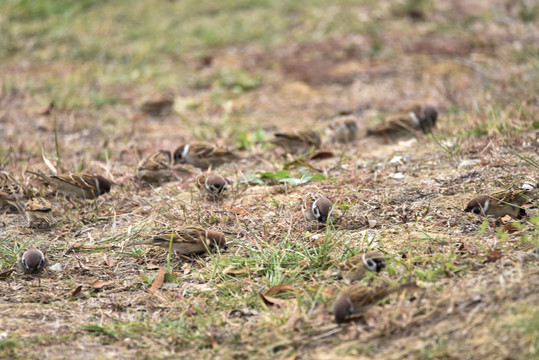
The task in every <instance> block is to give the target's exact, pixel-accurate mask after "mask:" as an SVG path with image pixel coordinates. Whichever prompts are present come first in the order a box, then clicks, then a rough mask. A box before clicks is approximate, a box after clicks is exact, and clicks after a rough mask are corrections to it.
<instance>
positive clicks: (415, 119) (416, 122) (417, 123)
mask: <svg viewBox="0 0 539 360" xmlns="http://www.w3.org/2000/svg"><path fill="white" fill-rule="evenodd" d="M408 116H410V119H412V121H413V122H414V127H420V126H421V121H420V120H419V118H418V117H417V115H416V114H415V112H413V111H410V112H409V113H408Z"/></svg>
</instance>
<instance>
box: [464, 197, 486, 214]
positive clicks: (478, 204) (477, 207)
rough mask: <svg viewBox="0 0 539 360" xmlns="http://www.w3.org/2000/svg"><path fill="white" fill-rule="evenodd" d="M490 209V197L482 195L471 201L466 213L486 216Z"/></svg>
mask: <svg viewBox="0 0 539 360" xmlns="http://www.w3.org/2000/svg"><path fill="white" fill-rule="evenodd" d="M489 208H490V196H488V195H481V196H478V197H475V198H473V199H472V200H470V202H469V203H468V205H467V206H466V208H465V209H464V211H466V212H473V213H474V214H477V215H484V214H485V213H486V212H487V211H488V209H489Z"/></svg>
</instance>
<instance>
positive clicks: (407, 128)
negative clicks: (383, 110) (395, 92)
mask: <svg viewBox="0 0 539 360" xmlns="http://www.w3.org/2000/svg"><path fill="white" fill-rule="evenodd" d="M437 120H438V111H437V110H436V109H435V108H434V107H433V106H430V105H425V106H420V105H415V106H413V107H412V108H411V109H410V110H409V111H407V112H405V113H404V114H401V115H395V116H392V117H390V118H388V119H387V120H386V121H384V122H383V123H381V124H378V125H377V126H375V127H374V128H372V129H367V136H369V135H374V136H390V135H402V134H406V133H408V134H410V133H411V134H414V133H416V132H417V131H418V130H420V131H422V132H423V133H425V134H427V133H430V132H431V130H432V128H433V127H434V126H435V125H436V121H437Z"/></svg>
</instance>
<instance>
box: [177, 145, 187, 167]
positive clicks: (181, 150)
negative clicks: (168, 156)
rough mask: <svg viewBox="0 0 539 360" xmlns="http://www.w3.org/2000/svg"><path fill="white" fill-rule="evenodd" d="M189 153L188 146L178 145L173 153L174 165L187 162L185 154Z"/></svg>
mask: <svg viewBox="0 0 539 360" xmlns="http://www.w3.org/2000/svg"><path fill="white" fill-rule="evenodd" d="M188 151H189V145H187V144H184V145H180V146H179V147H178V148H177V149H176V150H175V151H174V164H184V163H186V162H187V152H188Z"/></svg>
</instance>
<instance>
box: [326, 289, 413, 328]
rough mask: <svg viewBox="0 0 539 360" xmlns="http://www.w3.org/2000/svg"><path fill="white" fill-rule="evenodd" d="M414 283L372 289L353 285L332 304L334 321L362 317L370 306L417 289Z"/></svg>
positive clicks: (338, 321) (340, 321)
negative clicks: (393, 295) (356, 316)
mask: <svg viewBox="0 0 539 360" xmlns="http://www.w3.org/2000/svg"><path fill="white" fill-rule="evenodd" d="M417 288H418V286H417V285H416V284H414V283H410V284H405V285H400V286H388V287H378V288H372V287H369V286H366V285H363V284H354V285H351V286H349V287H347V288H345V289H344V290H343V291H342V292H341V293H340V294H339V296H338V297H337V299H336V300H335V302H334V303H333V314H334V316H335V321H336V322H337V323H338V324H340V323H342V322H344V321H346V319H348V318H349V317H350V316H352V315H354V314H359V315H363V314H365V313H366V312H367V310H369V309H370V308H371V307H372V306H374V305H376V303H377V302H378V301H380V300H383V299H385V298H386V297H388V296H390V295H392V294H396V293H400V292H403V291H406V290H414V289H417Z"/></svg>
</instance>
